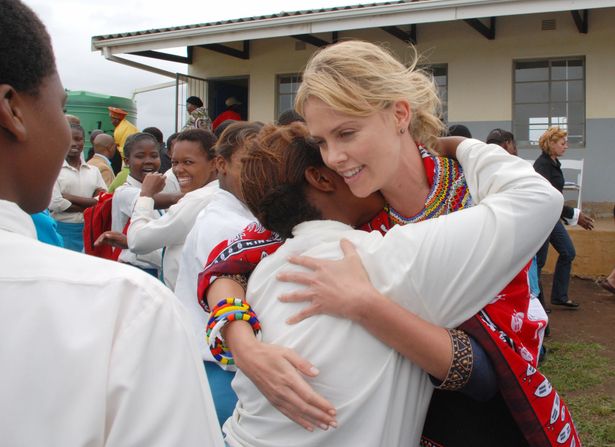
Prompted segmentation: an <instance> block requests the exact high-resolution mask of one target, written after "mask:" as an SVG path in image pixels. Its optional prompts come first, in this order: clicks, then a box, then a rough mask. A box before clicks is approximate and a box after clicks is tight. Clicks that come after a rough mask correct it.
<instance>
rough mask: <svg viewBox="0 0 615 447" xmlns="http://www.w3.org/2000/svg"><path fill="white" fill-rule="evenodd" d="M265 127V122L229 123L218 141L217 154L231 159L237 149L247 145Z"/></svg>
mask: <svg viewBox="0 0 615 447" xmlns="http://www.w3.org/2000/svg"><path fill="white" fill-rule="evenodd" d="M262 128H263V123H259V122H253V123H250V122H247V121H233V122H232V123H231V124H229V125H228V126H227V127H226V129H224V132H222V135H220V138H218V142H217V143H216V155H219V156H221V157H223V158H224V159H225V160H227V161H228V160H230V159H231V157H232V156H233V154H234V153H235V152H236V151H237V149H239V148H241V147H243V146H245V145H246V144H247V143H248V141H250V140H251V139H252V138H254V137H255V136H256V135H258V133H259V132H260V130H261V129H262Z"/></svg>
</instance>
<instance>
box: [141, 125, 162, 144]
mask: <svg viewBox="0 0 615 447" xmlns="http://www.w3.org/2000/svg"><path fill="white" fill-rule="evenodd" d="M143 132H145V133H149V134H151V135H153V136H154V138H156V141H158V143H159V144H162V143H164V138H163V136H162V131H161V130H160V129H158V128H157V127H146V128H145V129H143Z"/></svg>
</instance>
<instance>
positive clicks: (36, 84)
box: [0, 0, 224, 447]
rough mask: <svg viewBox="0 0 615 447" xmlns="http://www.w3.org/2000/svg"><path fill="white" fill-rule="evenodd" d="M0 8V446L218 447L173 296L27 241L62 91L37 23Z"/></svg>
mask: <svg viewBox="0 0 615 447" xmlns="http://www.w3.org/2000/svg"><path fill="white" fill-rule="evenodd" d="M0 10H1V11H2V14H0V41H1V42H3V45H2V46H1V47H0V160H2V163H0V290H1V293H0V339H1V340H2V341H1V342H0V363H1V364H2V365H4V368H3V373H2V380H1V381H0V433H1V434H2V441H1V443H2V445H6V446H49V447H65V446H85V445H88V446H92V447H123V446H128V445H132V446H145V445H147V446H156V447H168V446H187V447H201V446H213V447H222V446H223V445H224V444H223V441H222V435H221V433H220V430H219V426H218V424H217V421H216V417H215V413H214V410H213V404H212V401H211V395H210V393H209V390H208V385H207V380H206V378H205V377H204V375H203V371H202V370H203V367H202V364H201V362H200V361H199V359H198V355H197V351H196V346H195V345H194V342H193V339H192V335H191V334H190V333H189V331H190V328H189V326H188V325H187V324H186V323H185V321H184V318H185V317H184V310H183V308H182V307H181V306H180V305H179V303H178V302H177V300H176V299H175V297H173V295H172V294H171V293H170V292H169V291H168V290H167V289H166V288H165V287H164V286H163V285H161V284H159V283H158V282H157V281H156V280H154V279H152V278H150V277H148V276H147V275H145V274H143V273H141V272H138V271H135V270H134V269H130V268H128V267H126V266H123V265H121V264H118V263H114V262H109V261H105V260H102V259H98V258H94V257H90V256H86V255H83V254H80V253H75V252H72V251H68V250H64V249H61V248H57V247H53V246H50V245H47V244H43V243H41V242H38V241H37V240H36V233H35V231H34V227H33V224H32V221H31V219H30V217H29V215H28V214H27V213H36V212H39V211H41V210H43V209H45V208H46V207H47V205H48V203H49V201H50V199H51V193H52V189H53V184H54V182H55V180H56V178H57V175H58V172H59V171H60V169H61V166H62V163H63V160H64V157H65V155H66V152H67V151H68V148H69V143H70V131H69V128H68V124H67V122H66V119H65V118H64V115H63V113H62V112H63V108H64V106H65V102H66V93H65V91H64V88H63V87H62V83H61V81H60V79H59V77H58V75H57V72H56V67H55V62H54V56H53V51H52V49H51V42H50V38H49V35H48V34H47V32H46V30H45V28H44V26H43V24H42V23H41V22H40V20H39V19H38V18H37V17H36V15H35V14H34V13H33V12H32V11H31V10H30V9H29V8H28V7H26V6H25V5H23V4H22V3H21V2H19V1H18V0H0ZM4 44H6V45H4Z"/></svg>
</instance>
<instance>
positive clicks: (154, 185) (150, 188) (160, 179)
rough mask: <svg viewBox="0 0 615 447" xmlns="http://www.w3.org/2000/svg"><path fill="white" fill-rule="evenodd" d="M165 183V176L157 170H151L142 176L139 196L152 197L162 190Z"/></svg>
mask: <svg viewBox="0 0 615 447" xmlns="http://www.w3.org/2000/svg"><path fill="white" fill-rule="evenodd" d="M165 183H166V177H165V176H164V175H163V174H160V173H159V172H151V173H149V174H147V175H146V176H145V177H144V178H143V184H142V185H141V197H154V195H155V194H158V193H159V192H162V190H163V189H164V185H165Z"/></svg>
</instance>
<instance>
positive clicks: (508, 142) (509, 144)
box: [486, 129, 518, 155]
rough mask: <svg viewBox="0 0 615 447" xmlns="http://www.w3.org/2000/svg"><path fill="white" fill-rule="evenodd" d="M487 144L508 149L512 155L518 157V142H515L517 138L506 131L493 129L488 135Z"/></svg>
mask: <svg viewBox="0 0 615 447" xmlns="http://www.w3.org/2000/svg"><path fill="white" fill-rule="evenodd" d="M486 143H487V144H497V145H498V146H502V147H503V148H504V149H506V152H508V153H509V154H511V155H518V152H517V142H516V141H515V136H514V135H513V134H512V133H511V132H509V131H507V130H504V129H493V130H492V131H491V132H489V135H487V141H486Z"/></svg>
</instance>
